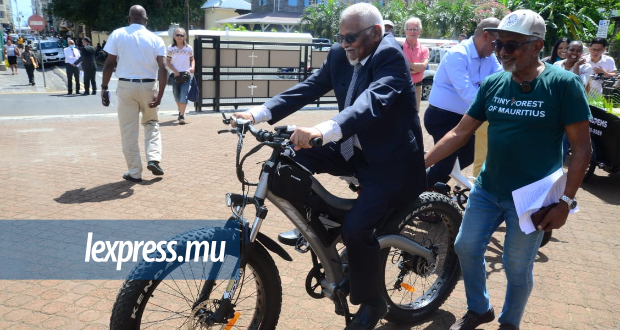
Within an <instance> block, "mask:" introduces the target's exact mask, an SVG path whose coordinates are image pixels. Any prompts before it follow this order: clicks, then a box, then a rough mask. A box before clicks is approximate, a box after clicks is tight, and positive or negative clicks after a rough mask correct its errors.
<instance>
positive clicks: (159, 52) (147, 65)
mask: <svg viewBox="0 0 620 330" xmlns="http://www.w3.org/2000/svg"><path fill="white" fill-rule="evenodd" d="M103 50H104V51H105V52H106V53H108V54H112V55H114V56H118V59H117V62H118V63H117V65H116V76H117V77H118V78H125V79H157V71H158V70H159V66H158V65H157V57H158V56H166V45H164V41H163V40H162V39H161V38H160V37H159V36H157V35H155V34H154V33H153V32H151V31H149V30H147V29H146V28H145V27H144V25H141V24H131V25H129V26H126V27H122V28H120V29H116V30H114V31H113V32H112V34H111V35H110V37H109V38H108V42H107V43H106V44H105V47H104V49H103Z"/></svg>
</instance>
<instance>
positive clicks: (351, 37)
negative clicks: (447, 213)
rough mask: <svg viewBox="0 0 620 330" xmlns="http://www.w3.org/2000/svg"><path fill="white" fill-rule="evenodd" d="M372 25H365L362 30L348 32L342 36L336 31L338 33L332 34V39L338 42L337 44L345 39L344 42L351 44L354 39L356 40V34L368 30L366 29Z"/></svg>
mask: <svg viewBox="0 0 620 330" xmlns="http://www.w3.org/2000/svg"><path fill="white" fill-rule="evenodd" d="M373 26H374V25H371V26H369V27H367V28H365V29H363V30H361V31H358V32H356V33H349V34H347V35H344V36H343V35H342V34H340V33H338V34H336V35H335V36H334V40H336V42H337V43H339V44H341V43H342V42H343V41H346V42H348V43H350V44H352V43H354V42H355V40H357V36H358V35H359V34H360V33H362V32H364V31H366V30H368V29H370V28H372V27H373Z"/></svg>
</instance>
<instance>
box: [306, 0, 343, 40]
mask: <svg viewBox="0 0 620 330" xmlns="http://www.w3.org/2000/svg"><path fill="white" fill-rule="evenodd" d="M347 6H348V4H347V3H344V2H341V1H338V0H327V2H321V3H317V4H315V5H312V6H308V7H306V9H305V10H304V12H303V14H302V15H301V28H302V31H308V32H310V34H312V36H314V37H315V38H328V39H330V40H331V39H332V38H333V37H334V35H335V34H336V33H337V32H338V30H340V14H341V13H342V11H343V10H344V9H345V8H346V7H347Z"/></svg>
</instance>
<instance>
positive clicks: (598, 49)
mask: <svg viewBox="0 0 620 330" xmlns="http://www.w3.org/2000/svg"><path fill="white" fill-rule="evenodd" d="M602 51H605V48H590V52H592V53H600V52H602Z"/></svg>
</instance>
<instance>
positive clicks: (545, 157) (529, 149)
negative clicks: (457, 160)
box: [467, 64, 591, 200]
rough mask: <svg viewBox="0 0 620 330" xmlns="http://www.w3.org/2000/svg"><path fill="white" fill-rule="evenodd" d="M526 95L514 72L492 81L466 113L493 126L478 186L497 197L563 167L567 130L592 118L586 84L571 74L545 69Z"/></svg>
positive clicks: (532, 82)
mask: <svg viewBox="0 0 620 330" xmlns="http://www.w3.org/2000/svg"><path fill="white" fill-rule="evenodd" d="M530 85H531V86H532V91H531V92H529V93H524V92H523V91H521V87H520V85H519V84H517V83H516V82H514V81H513V80H512V74H511V73H510V72H501V73H497V74H494V75H492V76H489V77H488V78H487V79H486V80H485V81H484V82H483V83H482V84H481V85H480V90H479V91H478V94H477V95H476V99H475V100H474V102H473V103H472V104H471V106H470V108H469V110H468V111H467V114H468V115H470V116H471V117H473V118H474V119H477V120H480V121H485V120H486V121H488V122H489V130H488V141H489V142H488V152H487V158H486V161H485V163H484V164H483V166H482V170H481V171H480V175H479V176H478V178H476V183H477V184H478V185H480V186H481V187H482V188H483V189H484V190H486V191H488V192H489V193H491V194H493V195H495V196H496V197H498V198H502V199H510V200H512V191H513V190H515V189H518V188H521V187H523V186H525V185H528V184H530V183H532V182H535V181H538V180H540V179H542V178H544V177H545V176H547V175H549V174H551V173H553V172H555V171H556V170H557V169H558V168H560V167H561V166H562V138H563V136H564V127H565V126H567V125H570V124H574V123H577V122H581V121H584V120H588V119H590V118H591V114H590V107H589V106H588V102H587V100H586V95H585V91H584V88H583V84H582V83H581V81H580V80H579V77H578V76H577V75H575V74H573V73H572V72H569V71H566V70H562V69H561V68H558V67H553V66H552V65H549V64H545V70H544V71H543V72H542V73H541V74H540V75H539V76H538V77H537V78H536V79H534V80H533V81H531V82H530Z"/></svg>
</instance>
